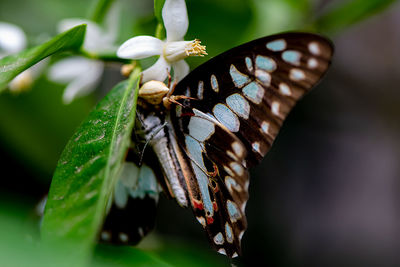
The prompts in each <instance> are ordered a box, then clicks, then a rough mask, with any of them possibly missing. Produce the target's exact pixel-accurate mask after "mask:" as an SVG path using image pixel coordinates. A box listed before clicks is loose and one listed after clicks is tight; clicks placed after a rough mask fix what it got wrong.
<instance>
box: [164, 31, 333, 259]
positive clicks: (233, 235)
mask: <svg viewBox="0 0 400 267" xmlns="http://www.w3.org/2000/svg"><path fill="white" fill-rule="evenodd" d="M332 54H333V47H332V45H331V43H330V42H329V41H328V40H327V39H325V38H323V37H321V36H318V35H315V34H309V33H285V34H279V35H273V36H268V37H264V38H261V39H258V40H255V41H252V42H249V43H246V44H244V45H241V46H238V47H236V48H233V49H231V50H229V51H227V52H225V53H223V54H221V55H218V56H216V57H215V58H213V59H211V60H209V61H208V62H206V63H204V64H203V65H201V66H199V67H198V68H196V69H195V70H193V71H192V72H191V73H189V75H188V76H186V77H185V78H184V79H183V80H182V81H181V82H180V83H179V84H178V85H177V86H176V88H175V92H174V94H175V95H186V96H189V97H192V98H196V99H195V100H193V99H185V100H182V101H181V106H180V105H177V106H175V107H174V108H172V110H171V122H172V125H173V128H174V131H175V134H176V139H177V140H178V142H179V144H180V146H181V148H182V151H184V153H186V155H187V156H188V157H189V158H190V161H191V163H190V165H191V166H192V170H193V173H192V177H186V180H187V181H188V182H187V184H188V185H187V187H188V189H189V190H192V191H196V188H198V189H201V188H203V193H201V194H198V195H191V194H189V198H190V199H191V201H192V208H193V211H194V213H195V216H196V217H197V219H198V220H199V222H200V223H201V224H202V225H203V227H204V228H205V230H206V232H207V234H208V237H209V239H210V242H211V244H212V245H213V247H214V248H215V249H216V250H217V251H219V252H220V253H224V254H227V255H228V256H229V257H234V256H236V255H237V254H239V253H240V240H241V237H242V235H243V233H244V230H245V228H246V218H245V215H244V209H245V204H246V202H247V199H248V191H247V188H248V171H247V167H249V166H252V165H254V164H256V163H258V162H259V161H260V160H261V159H262V158H263V156H264V155H265V154H266V153H267V151H268V150H269V148H270V147H271V145H272V142H273V141H274V139H275V137H276V135H277V134H278V131H279V129H280V127H281V125H282V123H283V120H284V119H285V118H286V116H287V114H288V113H289V111H290V110H291V109H292V108H293V106H294V105H295V103H296V101H297V100H299V99H300V98H301V97H302V96H303V95H304V94H305V93H306V92H308V91H309V90H310V89H311V88H312V87H313V86H314V85H315V84H316V83H318V81H319V80H320V79H321V77H322V76H323V75H324V74H325V72H326V71H327V69H328V67H329V65H330V60H331V57H332ZM215 174H216V175H215ZM197 191H201V190H197ZM207 191H208V193H206V192H207ZM205 195H208V196H209V197H206V198H205V197H204V196H205ZM210 203H211V204H210ZM214 203H215V205H216V207H215V208H211V206H212V205H214ZM206 206H208V207H209V208H207V209H205V208H204V207H206ZM202 209H203V210H202ZM210 210H212V217H211V219H212V220H210V216H209V214H207V212H210ZM207 219H208V220H207Z"/></svg>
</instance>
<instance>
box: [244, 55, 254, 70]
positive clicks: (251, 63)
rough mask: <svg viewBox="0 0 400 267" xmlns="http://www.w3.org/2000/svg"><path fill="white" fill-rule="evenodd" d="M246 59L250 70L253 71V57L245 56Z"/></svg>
mask: <svg viewBox="0 0 400 267" xmlns="http://www.w3.org/2000/svg"><path fill="white" fill-rule="evenodd" d="M245 61H246V67H247V69H248V70H249V71H253V62H252V61H251V58H249V57H246V58H245Z"/></svg>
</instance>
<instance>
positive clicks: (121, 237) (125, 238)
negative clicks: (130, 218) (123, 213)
mask: <svg viewBox="0 0 400 267" xmlns="http://www.w3.org/2000/svg"><path fill="white" fill-rule="evenodd" d="M118 237H119V240H121V242H124V243H126V242H128V239H129V238H128V235H127V234H125V233H122V232H121V233H119V234H118Z"/></svg>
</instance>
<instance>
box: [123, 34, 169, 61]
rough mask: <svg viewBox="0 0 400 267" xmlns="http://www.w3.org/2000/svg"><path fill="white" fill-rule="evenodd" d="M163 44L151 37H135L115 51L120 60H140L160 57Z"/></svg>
mask: <svg viewBox="0 0 400 267" xmlns="http://www.w3.org/2000/svg"><path fill="white" fill-rule="evenodd" d="M163 46H164V42H163V41H161V40H160V39H157V38H155V37H153V36H147V35H141V36H136V37H133V38H131V39H129V40H128V41H126V42H125V43H123V44H122V45H121V46H120V47H119V48H118V51H117V56H118V57H120V58H130V59H142V58H146V57H151V56H156V55H161V53H162V50H163Z"/></svg>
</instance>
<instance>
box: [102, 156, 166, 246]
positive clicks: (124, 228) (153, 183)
mask: <svg viewBox="0 0 400 267" xmlns="http://www.w3.org/2000/svg"><path fill="white" fill-rule="evenodd" d="M151 167H152V168H150V167H149V166H148V165H146V164H143V165H141V166H140V167H139V162H138V159H137V156H136V153H134V152H133V151H132V150H129V152H128V155H127V157H126V161H125V162H124V164H123V168H122V172H121V174H120V177H119V179H118V181H117V183H116V185H115V190H114V194H113V196H112V200H111V201H110V205H111V206H110V208H109V210H108V211H107V216H106V219H105V221H104V224H103V228H102V231H101V233H100V241H101V242H103V243H112V244H120V245H136V244H137V243H139V242H140V241H141V240H142V238H143V237H144V236H145V235H147V234H148V233H149V232H150V231H151V230H153V228H154V226H155V219H156V210H157V204H158V195H159V192H160V191H161V188H160V186H159V184H158V181H157V179H156V175H157V174H158V173H157V170H159V168H156V167H158V166H157V165H156V166H151Z"/></svg>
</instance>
